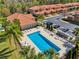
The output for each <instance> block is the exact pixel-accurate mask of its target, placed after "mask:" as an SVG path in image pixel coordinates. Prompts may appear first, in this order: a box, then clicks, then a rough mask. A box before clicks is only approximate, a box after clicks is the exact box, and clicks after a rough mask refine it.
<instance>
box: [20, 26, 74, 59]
mask: <svg viewBox="0 0 79 59" xmlns="http://www.w3.org/2000/svg"><path fill="white" fill-rule="evenodd" d="M36 31H40V33H41V34H42V35H43V36H44V37H46V38H47V39H49V40H50V41H51V42H53V43H54V44H55V45H56V46H58V47H59V48H60V49H61V50H60V51H58V53H59V57H60V58H61V57H62V56H63V55H64V54H66V53H67V49H68V48H67V47H65V46H64V42H63V41H64V39H63V40H62V38H60V37H58V36H56V35H53V36H51V35H50V33H47V32H46V31H45V29H44V28H43V27H38V28H33V29H29V30H25V31H23V33H24V34H23V37H22V40H23V41H25V42H26V45H30V46H31V47H32V48H35V50H36V52H37V53H38V52H41V51H40V50H39V49H38V48H37V47H36V45H35V44H34V43H33V42H32V41H31V40H30V39H29V38H28V37H27V35H28V34H31V33H33V32H36ZM52 34H53V33H52ZM72 46H73V47H74V45H73V44H72Z"/></svg>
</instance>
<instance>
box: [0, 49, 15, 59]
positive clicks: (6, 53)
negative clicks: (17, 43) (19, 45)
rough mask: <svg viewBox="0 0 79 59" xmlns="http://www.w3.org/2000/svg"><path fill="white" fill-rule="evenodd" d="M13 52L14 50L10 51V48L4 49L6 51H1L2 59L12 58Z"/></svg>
mask: <svg viewBox="0 0 79 59" xmlns="http://www.w3.org/2000/svg"><path fill="white" fill-rule="evenodd" d="M13 51H14V50H10V51H9V48H4V49H2V50H0V59H7V58H8V57H9V56H11V53H12V52H13Z"/></svg>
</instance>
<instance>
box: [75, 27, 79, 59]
mask: <svg viewBox="0 0 79 59" xmlns="http://www.w3.org/2000/svg"><path fill="white" fill-rule="evenodd" d="M74 34H75V36H76V38H75V45H76V47H75V59H77V57H78V51H79V50H78V49H79V28H75V30H74Z"/></svg>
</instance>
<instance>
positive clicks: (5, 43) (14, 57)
mask: <svg viewBox="0 0 79 59" xmlns="http://www.w3.org/2000/svg"><path fill="white" fill-rule="evenodd" d="M9 46H10V45H9V43H8V41H7V40H5V41H3V42H0V50H2V49H4V48H7V47H9ZM11 49H12V48H11ZM8 59H22V58H21V56H20V54H19V49H16V50H15V51H14V52H12V53H11V56H10V57H9V58H8Z"/></svg>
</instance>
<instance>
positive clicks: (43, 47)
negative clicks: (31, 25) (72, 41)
mask: <svg viewBox="0 0 79 59" xmlns="http://www.w3.org/2000/svg"><path fill="white" fill-rule="evenodd" d="M27 36H28V37H29V38H30V40H31V41H32V42H33V43H34V44H35V45H36V46H37V47H38V48H39V49H40V51H41V52H45V51H47V50H48V49H51V48H52V49H53V50H54V51H55V52H56V53H57V52H58V51H59V50H60V48H59V47H57V46H56V45H55V44H54V43H52V42H50V41H49V40H48V39H47V38H45V37H44V36H42V35H41V34H40V32H34V33H31V34H29V35H27Z"/></svg>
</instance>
